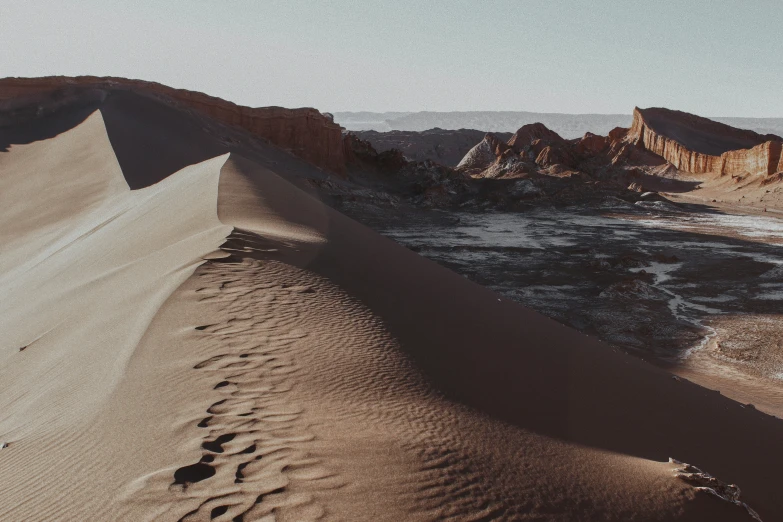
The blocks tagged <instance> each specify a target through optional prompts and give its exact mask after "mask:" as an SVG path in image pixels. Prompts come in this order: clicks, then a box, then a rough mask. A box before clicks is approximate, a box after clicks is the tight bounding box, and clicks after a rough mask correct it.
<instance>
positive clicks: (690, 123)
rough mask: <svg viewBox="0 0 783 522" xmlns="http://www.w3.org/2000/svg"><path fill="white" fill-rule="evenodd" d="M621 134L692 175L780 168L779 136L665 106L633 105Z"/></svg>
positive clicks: (766, 172) (762, 172) (761, 172)
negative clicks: (625, 131) (629, 120)
mask: <svg viewBox="0 0 783 522" xmlns="http://www.w3.org/2000/svg"><path fill="white" fill-rule="evenodd" d="M626 139H627V140H629V141H631V142H632V143H635V144H636V145H637V146H640V147H642V148H644V149H646V150H648V151H650V152H653V153H655V154H657V155H659V156H661V157H662V158H664V159H665V160H666V161H668V162H669V163H671V164H672V165H674V166H675V167H677V168H678V169H680V170H684V171H686V172H691V173H694V174H703V173H718V174H721V175H747V174H750V175H769V174H773V173H775V172H777V171H779V170H780V168H781V167H783V158H781V144H782V143H783V138H780V137H779V136H775V135H772V134H767V135H761V134H757V133H755V132H753V131H746V130H741V129H735V128H733V127H729V126H728V125H724V124H721V123H718V122H714V121H711V120H708V119H706V118H700V117H698V116H693V115H691V114H687V113H682V112H678V111H670V110H667V109H639V108H636V109H634V113H633V124H632V126H631V129H630V130H629V131H628V134H627V138H626Z"/></svg>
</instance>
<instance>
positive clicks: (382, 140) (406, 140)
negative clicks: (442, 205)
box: [355, 128, 511, 167]
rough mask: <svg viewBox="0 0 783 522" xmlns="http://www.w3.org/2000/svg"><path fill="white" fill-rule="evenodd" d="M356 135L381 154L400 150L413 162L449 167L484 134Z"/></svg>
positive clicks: (436, 131)
mask: <svg viewBox="0 0 783 522" xmlns="http://www.w3.org/2000/svg"><path fill="white" fill-rule="evenodd" d="M355 134H356V135H357V136H358V137H359V138H361V139H363V140H367V141H369V142H370V143H372V146H373V147H374V148H375V150H377V151H378V152H384V151H387V150H391V149H397V150H399V151H401V152H402V153H403V155H404V156H405V157H406V158H407V159H408V160H410V161H425V160H431V161H435V162H437V163H440V164H441V165H445V166H447V167H456V166H457V164H459V162H460V161H461V160H462V158H463V157H465V154H467V153H468V151H469V150H470V149H471V148H473V146H474V145H476V143H478V142H480V141H481V140H482V139H483V138H484V135H485V134H486V133H485V132H484V131H479V130H474V129H460V130H445V129H438V128H435V129H429V130H425V131H422V132H413V131H391V132H376V131H360V132H355ZM495 136H497V137H498V139H500V140H502V141H507V140H508V139H509V138H510V137H511V133H508V132H507V133H496V134H495Z"/></svg>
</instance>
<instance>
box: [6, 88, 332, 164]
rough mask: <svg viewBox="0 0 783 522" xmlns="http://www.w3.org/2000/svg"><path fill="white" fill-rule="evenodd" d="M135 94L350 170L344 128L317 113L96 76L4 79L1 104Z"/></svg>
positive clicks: (313, 158) (320, 162) (307, 158)
mask: <svg viewBox="0 0 783 522" xmlns="http://www.w3.org/2000/svg"><path fill="white" fill-rule="evenodd" d="M90 88H94V89H108V90H133V91H137V92H141V93H150V94H153V95H157V96H163V97H165V98H168V99H170V100H173V101H174V102H175V103H178V104H181V105H182V106H184V107H187V108H190V109H195V110H197V111H200V112H202V113H204V114H206V115H208V116H210V117H212V118H214V119H216V120H218V121H220V122H222V123H225V124H228V125H232V126H236V127H240V128H242V129H245V130H247V131H249V132H250V133H252V134H254V135H256V136H259V137H261V138H264V139H266V140H268V141H269V142H271V143H273V144H274V145H276V146H278V147H280V148H283V149H287V150H289V151H290V152H291V153H293V154H295V155H297V156H299V157H301V158H303V159H305V160H307V161H309V162H310V163H313V164H314V165H317V166H319V167H321V168H324V169H326V170H330V171H332V172H336V173H343V172H344V171H345V156H344V147H343V138H342V128H341V127H340V126H339V125H337V124H336V123H334V121H332V118H331V117H330V116H329V115H324V114H321V113H320V112H318V111H317V110H315V109H311V108H302V109H285V108H282V107H258V108H251V107H244V106H241V105H236V104H234V103H231V102H229V101H226V100H223V99H221V98H216V97H214V96H209V95H206V94H203V93H200V92H194V91H187V90H183V89H174V88H172V87H167V86H165V85H161V84H159V83H154V82H146V81H141V80H128V79H125V78H111V77H95V76H78V77H66V76H49V77H41V78H3V79H0V100H8V99H13V98H22V97H31V96H35V95H40V94H46V93H54V92H56V91H62V90H67V89H90Z"/></svg>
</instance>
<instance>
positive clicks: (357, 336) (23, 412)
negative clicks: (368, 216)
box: [0, 95, 783, 522]
mask: <svg viewBox="0 0 783 522" xmlns="http://www.w3.org/2000/svg"><path fill="white" fill-rule="evenodd" d="M106 100H107V101H105V102H101V103H98V104H97V106H96V107H95V108H96V109H97V111H96V112H93V113H91V114H90V115H89V116H88V117H86V119H84V120H83V121H81V123H78V125H75V126H73V127H72V128H70V129H69V130H67V131H65V132H60V133H58V132H48V133H47V132H43V131H42V133H41V136H43V138H42V139H38V140H34V139H26V140H21V139H17V140H16V141H14V140H10V143H9V146H8V147H7V148H8V150H7V152H0V223H2V226H1V227H0V239H2V241H3V245H4V248H3V250H2V252H0V267H1V270H0V291H1V292H2V295H3V299H2V303H1V304H0V306H2V313H1V314H0V331H3V333H4V335H3V338H2V339H3V342H2V345H0V412H2V413H0V442H6V443H8V446H7V447H5V448H3V449H0V489H1V490H2V491H3V499H2V500H0V519H1V520H129V521H142V520H150V521H151V520H171V521H178V520H182V521H198V520H219V521H230V520H234V521H244V522H250V521H265V522H269V521H272V520H278V521H305V520H320V519H323V520H390V521H391V520H395V521H396V520H693V521H697V520H753V518H752V515H751V512H750V511H748V510H747V509H746V508H745V507H744V506H742V505H740V504H741V503H742V502H746V503H747V505H748V506H750V507H751V508H752V509H754V510H755V511H757V512H758V515H759V517H760V519H762V520H767V521H769V520H777V519H780V518H782V517H783V500H781V498H780V496H779V494H778V491H777V490H778V486H779V480H778V479H777V475H778V470H779V469H781V466H783V449H782V448H781V447H780V444H779V441H780V440H781V437H783V423H782V422H781V421H780V420H778V419H775V418H772V417H769V416H766V415H763V414H761V413H759V412H757V411H755V410H750V409H746V408H743V407H742V406H740V405H739V404H737V403H735V402H732V401H730V400H728V399H725V398H723V397H721V396H720V395H719V394H717V393H715V392H711V391H708V390H706V389H703V388H700V387H698V386H696V385H693V384H691V383H688V382H687V381H683V380H679V379H674V378H673V377H672V376H671V375H669V374H667V373H665V372H663V371H661V370H659V369H656V368H654V367H652V366H650V365H647V364H645V363H644V362H642V361H639V360H637V359H634V358H632V357H630V356H626V355H623V354H620V353H616V352H613V351H612V350H611V349H610V348H609V347H607V346H605V345H603V344H601V343H599V342H597V341H595V340H593V339H590V338H587V337H585V336H583V335H582V334H579V333H577V332H575V331H572V330H569V329H568V328H566V327H564V326H562V325H559V324H557V323H554V322H553V321H551V320H548V319H546V318H544V317H542V316H540V315H538V314H536V313H534V312H532V311H530V310H528V309H526V308H524V307H521V306H520V305H517V304H515V303H512V302H508V301H506V300H504V299H500V298H499V297H498V296H497V295H496V294H494V293H492V292H490V291H488V290H486V289H484V288H481V287H479V286H477V285H475V284H473V283H470V282H468V281H467V280H465V279H464V278H461V277H459V276H457V275H456V274H454V273H451V272H449V271H447V270H445V269H443V268H441V267H439V266H437V265H435V264H434V263H431V262H429V261H427V260H425V259H423V258H421V257H419V256H418V255H416V254H414V253H413V252H410V251H408V250H406V249H404V248H402V247H400V246H399V245H397V244H396V243H394V242H392V241H390V240H387V239H384V238H382V237H380V236H378V235H377V234H375V233H373V232H372V231H370V230H369V229H367V228H365V227H363V226H361V225H359V224H358V223H356V222H353V221H351V220H350V219H348V218H346V217H345V216H343V215H341V214H339V213H337V212H335V211H334V210H332V209H329V208H328V207H326V206H325V205H324V204H322V203H321V202H320V201H318V200H317V199H315V198H314V197H313V196H311V195H309V194H307V193H305V192H303V191H302V190H300V189H299V188H297V186H295V184H293V183H292V182H291V180H292V175H291V174H290V172H294V171H299V170H301V169H302V168H303V167H302V166H301V162H299V161H298V160H296V159H294V158H290V159H289V160H285V161H279V162H277V164H276V165H274V169H270V164H267V165H266V166H264V165H262V163H263V162H261V161H259V160H258V157H259V154H260V153H259V150H260V149H254V150H250V149H248V150H247V151H243V150H241V149H237V148H233V149H229V148H227V147H225V146H223V145H221V143H222V142H221V141H220V140H219V139H216V138H214V139H213V138H212V137H210V135H209V133H208V132H206V131H204V130H202V129H197V128H193V127H192V126H191V123H189V122H191V120H190V119H188V118H187V117H186V116H185V115H180V114H178V113H177V111H176V110H175V109H173V108H171V107H166V106H163V105H161V106H160V107H159V108H158V109H155V107H154V104H153V103H152V102H149V101H148V100H144V99H142V98H138V97H136V96H134V95H123V96H110V97H108V98H107V99H106ZM52 118H55V119H54V120H52V119H51V118H50V119H49V120H46V121H40V122H38V125H42V126H45V125H50V126H52V128H54V127H56V125H55V124H56V123H57V124H59V125H61V126H64V125H63V124H62V121H63V119H62V118H60V119H57V117H56V116H54V117H52ZM69 121H70V120H69ZM58 130H59V129H58ZM50 134H51V135H50ZM55 134H56V135H55ZM259 147H261V148H263V147H262V146H260V145H259ZM271 153H272V152H270V154H271ZM131 189H134V190H131ZM218 248H219V250H218ZM22 348H24V349H23V350H20V349H22ZM669 457H672V458H674V459H677V460H680V461H684V462H688V463H690V464H693V465H695V466H698V467H699V468H701V469H703V470H705V471H706V472H708V473H711V474H712V475H714V476H715V477H717V479H719V480H721V481H725V482H726V483H736V484H737V485H738V486H739V487H740V488H741V490H742V493H741V496H740V500H739V501H738V503H732V502H729V501H726V500H722V499H720V498H718V497H717V496H715V495H710V494H708V493H706V492H704V491H701V490H698V489H697V486H700V485H711V486H713V487H715V485H716V483H710V482H709V481H708V480H707V479H706V478H705V477H704V476H701V477H699V476H697V475H698V474H696V473H692V472H687V473H686V472H680V474H681V475H682V474H685V475H687V476H686V477H685V479H683V478H677V477H676V476H675V474H676V473H678V472H677V471H676V469H684V468H683V466H682V465H677V464H674V463H669V462H668V458H669ZM717 490H718V492H721V491H723V490H721V489H720V488H717Z"/></svg>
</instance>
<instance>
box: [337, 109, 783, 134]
mask: <svg viewBox="0 0 783 522" xmlns="http://www.w3.org/2000/svg"><path fill="white" fill-rule="evenodd" d="M333 115H334V121H335V122H336V123H338V124H340V125H342V126H343V127H345V128H346V129H347V130H351V131H361V130H375V131H379V132H388V131H391V130H403V131H425V130H429V129H433V128H441V129H451V130H456V129H478V130H481V131H486V132H516V131H517V130H518V129H519V128H520V127H522V126H523V125H527V124H528V123H536V122H540V123H543V124H544V125H546V126H547V127H549V128H550V129H552V130H554V131H555V132H557V133H558V134H560V135H561V136H562V137H564V138H566V139H571V138H579V137H582V136H584V134H585V132H592V133H594V134H601V135H606V134H608V133H609V131H610V130H612V129H613V128H615V127H630V126H631V122H632V121H633V116H632V115H631V114H630V113H629V114H560V113H546V112H511V111H466V112H335V113H333ZM711 119H712V120H715V121H719V122H721V123H725V124H727V125H731V126H733V127H738V128H741V129H750V130H753V131H756V132H758V133H760V134H778V135H781V134H783V118H720V117H719V118H711Z"/></svg>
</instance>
